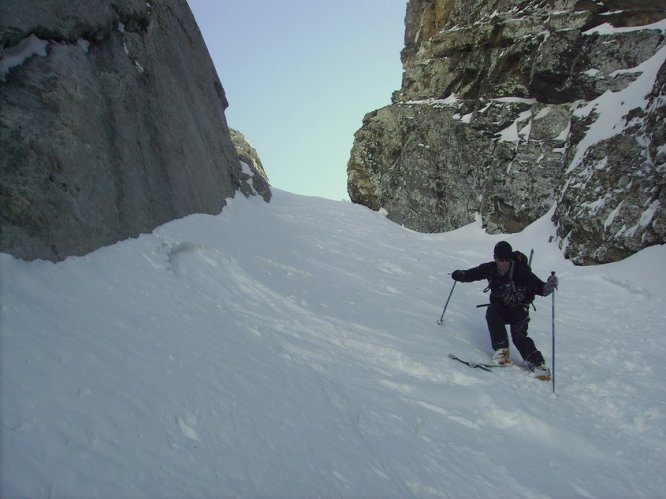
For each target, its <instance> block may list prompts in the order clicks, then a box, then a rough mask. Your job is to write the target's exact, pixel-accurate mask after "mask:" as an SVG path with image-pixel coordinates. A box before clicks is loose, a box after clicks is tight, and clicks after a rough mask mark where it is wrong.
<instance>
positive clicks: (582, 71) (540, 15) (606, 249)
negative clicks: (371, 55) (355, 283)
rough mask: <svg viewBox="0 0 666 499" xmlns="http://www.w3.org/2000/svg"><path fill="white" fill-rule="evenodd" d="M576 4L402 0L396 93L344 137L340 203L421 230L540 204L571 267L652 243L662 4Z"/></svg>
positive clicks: (522, 220)
mask: <svg viewBox="0 0 666 499" xmlns="http://www.w3.org/2000/svg"><path fill="white" fill-rule="evenodd" d="M585 5H587V6H586V7H585V6H581V5H580V4H579V3H577V2H573V1H568V0H562V1H556V2H547V3H545V2H536V1H528V2H515V1H513V2H512V1H499V0H497V1H494V0H484V1H462V0H460V1H453V2H451V1H444V0H441V1H438V0H436V1H433V2H424V1H422V0H412V1H410V2H409V3H408V5H407V15H406V29H405V49H404V50H403V52H402V60H403V65H404V69H405V71H404V75H403V82H402V88H401V90H400V91H398V92H395V94H394V96H393V104H392V105H390V106H387V107H385V108H383V109H380V110H377V111H374V112H372V113H369V114H368V115H366V117H365V119H364V122H363V126H362V128H361V129H360V130H359V131H358V132H357V133H356V136H355V142H354V146H353V148H352V152H351V157H350V160H349V164H348V187H349V189H348V190H349V195H350V198H351V199H352V201H354V202H357V203H361V204H365V205H366V206H369V207H371V208H373V209H379V208H380V207H384V208H385V209H386V210H387V212H388V213H389V216H390V218H391V219H392V220H394V221H396V222H399V223H403V224H405V225H407V226H408V227H411V228H414V229H416V230H420V231H427V232H439V231H445V230H450V229H453V228H456V227H460V226H461V225H465V224H467V223H469V222H471V221H473V220H474V219H475V217H476V216H477V214H480V215H481V216H482V219H483V223H484V226H485V227H486V229H487V230H488V231H489V232H491V233H496V232H507V231H509V232H515V231H519V230H521V229H522V228H524V227H525V226H527V225H528V224H529V223H531V222H532V221H534V220H536V219H537V218H539V217H540V216H542V215H543V214H545V213H546V212H548V210H550V209H551V208H552V207H553V206H554V205H556V206H557V210H556V211H555V214H554V216H555V220H556V222H557V226H558V232H557V237H558V238H559V239H560V241H561V243H562V247H563V248H565V253H566V255H567V256H568V257H570V258H571V259H572V260H573V261H574V262H576V263H585V264H587V263H600V262H608V261H615V260H618V259H621V258H624V257H626V256H628V255H630V254H632V253H634V252H635V251H637V250H638V249H640V248H643V247H646V246H649V245H652V244H660V243H664V242H665V241H666V224H665V221H664V210H663V205H664V201H665V200H664V195H665V194H663V192H664V189H663V186H664V182H665V180H664V179H665V175H664V161H665V160H666V154H665V153H664V144H665V143H666V141H665V136H666V131H665V125H664V115H665V114H666V106H665V102H664V95H665V94H666V91H665V89H664V76H663V73H664V71H665V70H664V69H662V68H663V66H664V62H665V60H666V51H665V50H666V48H665V47H666V45H665V43H664V36H665V33H666V21H664V12H665V10H664V2H656V3H655V4H654V5H652V4H650V5H647V4H646V3H645V2H632V1H626V2H622V9H621V10H620V9H619V7H618V6H617V5H614V8H613V9H611V8H610V7H605V6H603V5H601V3H599V2H596V3H592V2H590V3H588V4H585ZM574 7H576V8H574ZM602 160H603V161H602ZM602 165H603V166H602ZM620 201H622V205H621V206H619V205H620ZM611 214H614V216H613V217H612V218H613V219H612V221H609V217H610V215H611Z"/></svg>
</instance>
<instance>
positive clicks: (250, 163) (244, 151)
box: [229, 128, 272, 203]
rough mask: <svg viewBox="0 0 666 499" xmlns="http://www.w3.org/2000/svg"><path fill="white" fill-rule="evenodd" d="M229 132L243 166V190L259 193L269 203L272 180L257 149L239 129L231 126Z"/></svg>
mask: <svg viewBox="0 0 666 499" xmlns="http://www.w3.org/2000/svg"><path fill="white" fill-rule="evenodd" d="M229 134H230V136H231V142H232V143H233V144H234V147H235V148H236V152H237V153H238V159H239V161H240V163H241V167H242V176H241V178H242V180H243V182H244V183H243V185H242V186H241V188H240V190H241V192H242V193H243V194H245V195H246V196H250V195H256V194H259V195H260V196H261V197H263V198H264V201H266V202H267V203H268V202H269V201H270V200H271V196H272V193H271V189H270V182H269V181H268V175H266V171H265V170H264V165H262V164H261V159H259V154H258V153H257V150H256V149H255V148H254V147H252V145H251V144H250V143H249V142H248V140H247V139H246V138H245V136H244V135H243V134H242V133H240V132H239V131H238V130H234V129H233V128H230V129H229Z"/></svg>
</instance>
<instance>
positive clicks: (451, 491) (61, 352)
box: [0, 190, 666, 498]
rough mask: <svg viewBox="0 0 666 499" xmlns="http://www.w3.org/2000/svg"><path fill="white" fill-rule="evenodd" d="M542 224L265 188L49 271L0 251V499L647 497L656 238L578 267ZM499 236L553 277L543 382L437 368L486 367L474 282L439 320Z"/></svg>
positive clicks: (658, 314) (660, 438) (539, 325)
mask: <svg viewBox="0 0 666 499" xmlns="http://www.w3.org/2000/svg"><path fill="white" fill-rule="evenodd" d="M553 232H554V229H553V227H552V225H551V224H550V222H549V216H548V215H546V216H545V217H544V218H543V219H541V220H539V221H538V222H536V223H535V224H533V225H532V226H530V227H528V228H527V229H526V230H525V231H523V232H522V233H520V234H514V235H511V236H497V235H495V236H490V235H486V234H485V233H483V231H482V229H481V227H480V223H475V224H472V225H470V226H467V227H464V228H462V229H459V230H457V231H453V232H450V233H447V234H417V233H415V232H412V231H409V230H407V229H404V228H402V227H399V226H396V225H394V224H392V223H391V222H390V221H388V220H387V219H385V218H384V217H382V216H381V215H380V214H377V213H374V212H371V211H370V210H367V209H365V208H363V207H360V206H355V205H351V204H349V203H342V202H333V201H327V200H322V199H317V198H306V197H301V196H296V195H292V194H288V193H284V192H281V191H278V190H275V192H274V198H273V201H272V202H271V203H270V204H268V205H267V204H264V203H263V202H262V201H260V200H254V199H250V200H246V199H243V198H242V197H239V198H237V199H233V200H229V204H228V206H227V207H225V209H224V211H223V213H222V214H221V215H219V216H216V217H213V216H206V215H193V216H190V217H187V218H185V219H183V220H179V221H175V222H171V223H169V224H166V225H164V226H162V227H160V228H158V229H157V230H156V231H155V232H154V233H153V234H150V235H142V236H141V237H139V238H137V239H134V240H129V241H125V242H121V243H118V244H116V245H114V246H111V247H108V248H102V249H100V250H98V251H96V252H94V253H92V254H90V255H88V256H85V257H78V258H69V259H67V260H66V261H65V262H61V263H58V264H52V263H48V262H32V263H25V262H21V261H18V260H16V259H14V258H12V257H10V256H8V255H0V265H1V266H2V289H1V295H0V296H1V298H2V338H1V339H2V353H1V355H2V357H1V361H2V364H0V366H1V367H2V385H1V388H2V399H1V400H2V406H1V409H0V416H1V425H0V432H1V433H0V437H1V440H0V442H2V444H1V447H0V451H1V454H0V458H1V461H2V463H3V464H2V467H3V472H2V475H1V477H0V496H2V497H13V496H32V497H42V496H62V497H65V496H68V497H74V496H86V497H110V496H114V497H152V496H187V497H203V496H211V495H212V496H220V495H240V496H258V495H259V496H280V495H282V496H315V495H325V496H393V497H395V496H400V497H405V496H430V495H433V496H442V497H470V496H474V497H497V496H498V495H506V496H512V497H530V498H532V497H604V498H607V497H629V496H631V497H658V496H659V495H663V490H664V488H665V486H666V483H665V480H664V478H663V474H662V473H661V465H662V463H663V458H664V456H665V455H666V452H665V450H666V449H665V447H664V442H665V438H664V428H666V425H665V416H664V414H665V413H666V411H665V410H664V409H665V404H664V400H665V397H664V388H663V383H662V380H663V379H664V374H665V373H664V367H663V365H664V364H663V359H664V354H665V353H666V352H665V351H664V350H665V348H664V340H663V312H662V310H663V305H664V296H665V294H666V293H665V292H664V291H663V282H664V280H665V277H666V275H665V274H666V270H664V265H663V262H664V256H665V255H666V253H665V250H664V248H663V247H653V248H648V249H647V250H644V251H643V252H641V253H640V254H638V255H635V256H634V257H631V258H629V259H627V260H625V261H623V262H619V263H616V264H611V265H604V266H597V267H586V268H582V267H575V266H573V265H572V264H570V262H567V261H565V260H564V259H563V258H562V256H561V253H560V251H559V250H558V249H557V247H556V245H555V244H549V243H548V240H549V237H550V236H551V235H552V233H553ZM502 237H506V238H507V239H508V240H509V241H510V242H511V243H512V244H513V245H514V247H515V248H518V249H521V250H523V251H524V252H529V249H530V248H535V251H536V253H535V260H534V263H533V269H534V270H535V272H536V273H537V275H539V276H540V277H542V278H545V277H546V276H547V275H548V273H549V272H550V271H551V270H555V271H557V274H558V276H559V277H560V289H559V290H558V292H557V293H556V295H555V305H556V317H557V321H556V323H555V325H556V338H557V357H556V361H557V362H556V371H555V372H556V382H557V385H556V387H557V395H553V394H552V393H551V385H550V384H549V383H544V382H540V381H537V380H534V379H532V378H531V377H530V376H529V374H528V373H527V372H526V371H525V370H524V369H520V368H512V369H506V370H500V371H495V372H493V373H487V372H484V371H481V370H479V369H469V368H467V367H466V366H464V365H462V364H459V363H457V362H453V361H451V360H450V359H448V358H447V355H448V354H449V353H456V354H457V355H459V356H461V357H462V358H464V359H468V360H475V361H486V360H487V359H488V358H489V356H490V353H491V352H490V346H489V339H488V334H487V331H486V326H485V320H484V309H477V308H475V305H476V304H479V303H484V302H485V301H486V300H487V297H486V296H485V295H483V294H482V290H483V288H484V287H485V285H484V283H471V284H459V285H458V286H457V287H456V289H455V292H454V294H453V295H452V299H451V302H450V305H449V308H448V310H447V312H446V315H445V318H444V325H443V326H438V325H437V324H436V321H437V319H438V318H439V316H440V314H441V311H442V307H443V305H444V302H445V300H446V297H447V296H448V293H449V291H450V289H451V286H452V281H451V279H450V276H449V275H448V274H449V273H450V272H451V271H453V270H455V269H456V268H468V267H471V266H473V265H476V264H478V263H481V262H483V261H487V260H489V259H490V256H491V252H492V247H493V245H494V244H495V242H497V241H498V240H500V239H501V238H502ZM536 306H537V310H536V311H533V312H532V314H531V317H532V320H531V326H530V334H531V336H532V337H533V338H534V339H535V341H536V343H537V346H539V348H540V349H541V350H542V351H543V352H544V354H545V356H546V357H547V358H548V360H549V362H550V358H551V355H550V351H551V349H550V341H551V326H552V325H551V312H552V309H551V297H547V298H537V301H536ZM512 355H513V356H514V359H516V361H517V362H518V363H520V360H519V359H518V354H517V352H516V351H515V350H513V349H512Z"/></svg>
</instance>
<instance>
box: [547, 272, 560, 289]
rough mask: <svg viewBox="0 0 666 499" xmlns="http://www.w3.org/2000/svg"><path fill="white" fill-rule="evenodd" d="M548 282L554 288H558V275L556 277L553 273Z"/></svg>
mask: <svg viewBox="0 0 666 499" xmlns="http://www.w3.org/2000/svg"><path fill="white" fill-rule="evenodd" d="M546 282H547V283H548V285H549V286H550V287H551V288H552V289H557V284H558V281H557V277H555V276H554V275H551V276H550V277H549V278H548V280H547V281H546Z"/></svg>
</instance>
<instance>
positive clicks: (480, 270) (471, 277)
mask: <svg viewBox="0 0 666 499" xmlns="http://www.w3.org/2000/svg"><path fill="white" fill-rule="evenodd" d="M492 265H493V263H482V264H481V265H479V266H478V267H474V268H471V269H467V270H456V271H454V272H453V273H452V274H451V277H452V278H453V280H454V281H460V282H474V281H480V280H482V279H486V278H487V277H488V273H489V268H488V266H492Z"/></svg>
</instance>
